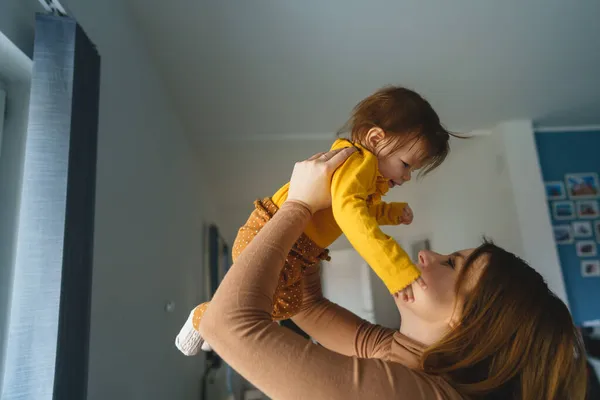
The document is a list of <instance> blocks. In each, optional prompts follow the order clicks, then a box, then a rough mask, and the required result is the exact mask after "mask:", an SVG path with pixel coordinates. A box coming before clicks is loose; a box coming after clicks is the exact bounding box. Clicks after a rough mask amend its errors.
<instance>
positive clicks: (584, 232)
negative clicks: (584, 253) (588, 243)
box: [572, 221, 594, 238]
mask: <svg viewBox="0 0 600 400" xmlns="http://www.w3.org/2000/svg"><path fill="white" fill-rule="evenodd" d="M572 225H573V237H575V238H589V237H592V236H594V230H593V228H592V223H591V222H590V221H575V222H573V224H572Z"/></svg>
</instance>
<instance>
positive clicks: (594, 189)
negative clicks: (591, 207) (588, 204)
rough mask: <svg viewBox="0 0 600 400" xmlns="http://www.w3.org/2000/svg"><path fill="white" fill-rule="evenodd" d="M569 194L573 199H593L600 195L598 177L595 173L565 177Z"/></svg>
mask: <svg viewBox="0 0 600 400" xmlns="http://www.w3.org/2000/svg"><path fill="white" fill-rule="evenodd" d="M565 181H566V183H567V193H568V194H569V197H570V198H572V199H593V198H597V197H598V195H599V194H600V189H599V187H598V175H597V174H595V173H593V172H588V173H584V174H567V175H565Z"/></svg>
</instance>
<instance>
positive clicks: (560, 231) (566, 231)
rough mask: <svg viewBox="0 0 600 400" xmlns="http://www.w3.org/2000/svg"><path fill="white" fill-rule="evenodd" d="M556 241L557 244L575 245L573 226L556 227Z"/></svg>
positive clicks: (554, 227) (554, 229) (554, 228)
mask: <svg viewBox="0 0 600 400" xmlns="http://www.w3.org/2000/svg"><path fill="white" fill-rule="evenodd" d="M552 229H553V231H554V241H555V242H556V244H573V231H572V229H571V225H554V226H553V227H552Z"/></svg>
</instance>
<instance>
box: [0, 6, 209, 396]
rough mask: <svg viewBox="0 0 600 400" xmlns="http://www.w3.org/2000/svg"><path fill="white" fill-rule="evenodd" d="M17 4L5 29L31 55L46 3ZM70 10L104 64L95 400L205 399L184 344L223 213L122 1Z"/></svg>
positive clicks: (2, 17)
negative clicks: (209, 225)
mask: <svg viewBox="0 0 600 400" xmlns="http://www.w3.org/2000/svg"><path fill="white" fill-rule="evenodd" d="M9 3H10V5H8V6H7V0H2V2H0V23H3V24H7V26H8V27H9V29H8V30H9V31H10V32H16V33H15V35H14V37H16V38H17V39H18V40H17V42H19V43H23V44H24V46H26V47H27V48H26V53H29V54H31V51H30V48H29V47H28V46H30V44H31V38H32V37H33V31H32V26H33V17H34V16H33V14H32V10H31V8H32V7H31V6H30V5H29V3H36V2H35V1H34V0H27V1H24V0H10V1H9ZM62 3H63V4H64V5H65V6H67V8H69V9H70V11H71V12H72V14H73V15H74V17H75V18H76V19H77V20H78V21H79V22H80V24H81V25H82V26H83V28H84V30H85V31H86V32H87V33H88V35H89V36H90V38H91V40H92V41H93V42H94V43H95V44H96V45H97V47H98V51H99V53H100V55H101V57H102V70H101V79H102V81H101V95H100V96H101V98H100V123H99V142H98V167H97V168H98V172H97V197H96V231H95V248H94V281H93V294H92V296H93V298H92V326H91V342H90V366H89V390H88V393H89V394H88V398H89V399H92V400H94V399H98V400H105V399H115V400H120V399H123V400H131V399H144V400H146V399H157V400H159V399H161V400H162V399H195V398H199V387H200V377H201V374H202V366H201V361H202V359H201V358H200V357H197V358H186V357H184V356H182V355H180V354H179V353H178V352H177V351H176V349H175V347H174V345H173V340H174V337H175V335H176V333H177V331H178V329H179V328H180V326H181V324H182V323H183V322H184V321H185V319H186V317H187V313H188V311H189V309H190V308H191V307H192V306H193V305H195V304H196V303H197V302H198V301H199V300H200V299H201V298H202V293H201V291H202V285H201V282H200V275H201V268H202V265H201V263H202V260H203V251H202V244H203V223H204V222H205V220H206V217H207V216H210V217H211V218H214V215H215V208H214V207H213V206H214V205H213V204H212V201H211V199H210V198H209V196H207V194H208V193H210V191H209V190H208V188H207V185H206V184H205V182H206V181H205V178H204V176H203V171H202V168H201V166H200V162H199V157H198V155H197V153H196V152H195V150H194V149H193V148H192V146H190V143H189V142H188V140H187V138H186V132H184V130H183V128H182V125H181V124H180V121H179V119H178V116H177V115H176V113H175V112H174V110H173V109H172V108H171V105H170V101H169V99H168V98H167V97H166V95H165V91H164V90H163V87H162V82H161V80H160V79H159V77H158V75H157V72H156V71H155V69H154V67H153V65H152V63H151V60H150V59H149V57H148V55H147V53H146V51H145V49H144V43H143V40H141V38H140V37H139V36H138V34H137V32H136V30H135V27H134V26H133V25H132V23H131V21H130V19H129V17H128V16H127V14H126V13H125V10H124V5H123V4H122V2H120V1H118V0H105V1H92V0H70V1H64V0H63V1H62ZM26 4H27V5H26ZM2 27H3V25H0V29H2ZM10 32H9V33H10ZM168 300H174V301H175V303H176V310H175V312H174V313H172V314H168V313H166V312H165V311H164V306H165V303H166V301H168Z"/></svg>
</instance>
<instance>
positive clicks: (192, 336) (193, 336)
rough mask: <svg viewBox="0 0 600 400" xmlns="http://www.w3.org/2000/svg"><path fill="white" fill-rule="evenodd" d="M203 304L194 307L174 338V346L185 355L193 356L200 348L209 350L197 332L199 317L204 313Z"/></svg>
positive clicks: (208, 346) (204, 307)
mask: <svg viewBox="0 0 600 400" xmlns="http://www.w3.org/2000/svg"><path fill="white" fill-rule="evenodd" d="M205 309H206V306H205V305H204V304H202V305H200V306H198V307H196V308H194V309H193V310H192V312H191V313H190V316H189V317H188V319H187V321H185V324H184V325H183V327H182V328H181V331H179V334H178V335H177V337H176V338H175V346H176V347H177V348H178V349H179V351H181V352H182V353H183V354H185V355H186V356H195V355H196V354H198V352H199V351H200V350H203V351H211V350H212V348H211V347H210V345H209V344H208V343H207V342H206V341H205V340H204V339H203V338H202V336H200V332H198V323H199V319H200V317H201V316H202V314H204V310H205Z"/></svg>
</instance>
